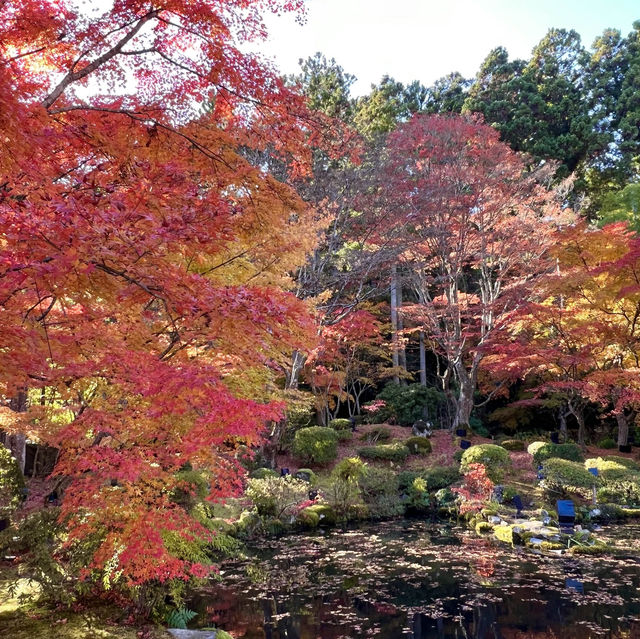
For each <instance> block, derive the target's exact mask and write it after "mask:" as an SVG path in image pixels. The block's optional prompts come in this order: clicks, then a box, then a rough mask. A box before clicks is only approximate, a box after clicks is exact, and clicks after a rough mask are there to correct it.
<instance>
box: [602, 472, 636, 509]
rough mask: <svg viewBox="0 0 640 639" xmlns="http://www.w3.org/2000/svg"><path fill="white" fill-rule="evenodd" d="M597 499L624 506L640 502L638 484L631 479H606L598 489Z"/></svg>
mask: <svg viewBox="0 0 640 639" xmlns="http://www.w3.org/2000/svg"><path fill="white" fill-rule="evenodd" d="M598 501H603V502H613V503H616V504H621V505H625V506H635V505H637V504H640V484H639V483H638V481H637V479H636V480H633V481H606V482H605V484H604V486H603V487H602V488H601V489H600V490H598Z"/></svg>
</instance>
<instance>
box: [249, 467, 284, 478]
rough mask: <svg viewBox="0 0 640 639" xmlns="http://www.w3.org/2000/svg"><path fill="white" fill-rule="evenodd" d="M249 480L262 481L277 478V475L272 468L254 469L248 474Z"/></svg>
mask: <svg viewBox="0 0 640 639" xmlns="http://www.w3.org/2000/svg"><path fill="white" fill-rule="evenodd" d="M249 477H250V478H251V479H264V478H265V477H278V473H277V472H276V471H275V470H273V469H272V468H256V469H255V470H253V471H251V473H249Z"/></svg>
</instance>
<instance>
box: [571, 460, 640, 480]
mask: <svg viewBox="0 0 640 639" xmlns="http://www.w3.org/2000/svg"><path fill="white" fill-rule="evenodd" d="M620 459H624V458H623V457H613V456H612V457H604V458H603V457H591V458H590V459H587V460H586V461H585V462H584V467H585V468H597V469H598V473H599V476H600V477H601V478H602V479H603V480H605V481H634V480H636V481H637V480H638V479H640V473H639V472H638V471H637V470H635V469H632V468H629V466H628V465H626V464H621V463H620V462H619V460H620ZM625 461H626V460H625Z"/></svg>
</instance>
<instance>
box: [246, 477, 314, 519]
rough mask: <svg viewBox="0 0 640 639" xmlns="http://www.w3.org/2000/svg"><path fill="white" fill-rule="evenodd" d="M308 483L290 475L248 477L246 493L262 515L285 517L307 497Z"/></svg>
mask: <svg viewBox="0 0 640 639" xmlns="http://www.w3.org/2000/svg"><path fill="white" fill-rule="evenodd" d="M308 492H309V484H308V483H307V482H306V481H303V480H302V479H295V478H294V477H292V476H291V475H286V476H284V477H265V478H264V479H250V480H249V481H248V482H247V491H246V494H247V496H248V497H249V499H251V501H252V502H253V505H254V506H255V507H256V509H257V511H258V514H259V515H261V516H263V517H270V516H271V517H278V518H280V517H287V516H289V515H290V514H291V513H293V512H294V510H295V508H296V506H297V505H298V504H300V503H301V502H303V501H305V500H307V499H308Z"/></svg>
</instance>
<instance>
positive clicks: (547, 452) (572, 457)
mask: <svg viewBox="0 0 640 639" xmlns="http://www.w3.org/2000/svg"><path fill="white" fill-rule="evenodd" d="M529 448H531V446H529ZM532 454H533V461H534V463H535V464H541V463H542V462H543V461H544V460H545V459H551V458H553V459H567V460H569V461H573V462H583V461H584V455H583V454H582V449H581V448H580V446H578V444H574V443H573V442H567V443H566V444H550V443H545V444H544V445H543V446H540V447H539V448H538V449H537V450H536V451H535V452H534V453H532Z"/></svg>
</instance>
